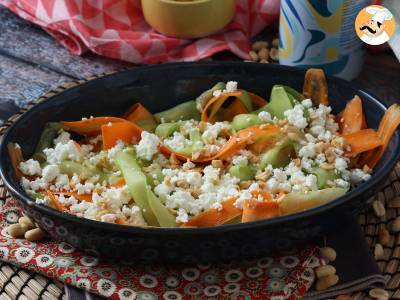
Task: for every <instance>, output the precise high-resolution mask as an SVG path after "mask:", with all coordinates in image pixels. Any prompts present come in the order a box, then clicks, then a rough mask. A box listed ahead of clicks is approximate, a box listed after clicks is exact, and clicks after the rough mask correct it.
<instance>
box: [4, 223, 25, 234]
mask: <svg viewBox="0 0 400 300" xmlns="http://www.w3.org/2000/svg"><path fill="white" fill-rule="evenodd" d="M26 230H27V227H26V226H22V225H21V224H19V223H17V224H12V225H10V226H8V227H7V232H8V234H9V235H11V236H12V237H13V238H20V237H23V236H24V233H25V232H26Z"/></svg>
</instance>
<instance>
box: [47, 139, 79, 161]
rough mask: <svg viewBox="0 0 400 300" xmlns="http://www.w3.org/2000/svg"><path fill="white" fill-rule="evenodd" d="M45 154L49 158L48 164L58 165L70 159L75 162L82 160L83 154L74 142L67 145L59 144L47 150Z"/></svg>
mask: <svg viewBox="0 0 400 300" xmlns="http://www.w3.org/2000/svg"><path fill="white" fill-rule="evenodd" d="M43 152H44V154H45V155H46V157H47V162H48V163H51V164H58V163H61V162H62V161H64V160H68V159H69V160H73V161H80V160H81V159H82V153H81V152H80V150H79V149H78V147H77V145H76V144H75V142H74V141H72V140H70V141H68V142H67V143H65V144H63V143H58V144H56V146H55V147H54V148H46V149H44V150H43Z"/></svg>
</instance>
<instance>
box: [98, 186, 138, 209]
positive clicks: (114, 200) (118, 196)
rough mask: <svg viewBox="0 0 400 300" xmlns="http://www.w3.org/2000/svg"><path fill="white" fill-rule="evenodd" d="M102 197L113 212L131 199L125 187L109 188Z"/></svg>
mask: <svg viewBox="0 0 400 300" xmlns="http://www.w3.org/2000/svg"><path fill="white" fill-rule="evenodd" d="M101 196H102V197H104V198H105V199H107V202H108V204H109V206H110V207H111V208H113V209H115V210H117V209H119V208H120V207H122V205H123V204H128V203H129V201H130V200H131V199H132V197H131V195H130V193H129V191H128V189H127V186H124V187H122V188H114V187H112V188H110V189H107V190H106V191H105V192H104V193H102V194H101Z"/></svg>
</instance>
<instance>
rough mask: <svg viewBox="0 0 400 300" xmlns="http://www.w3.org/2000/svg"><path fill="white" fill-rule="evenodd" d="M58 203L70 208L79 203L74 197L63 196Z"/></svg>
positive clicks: (58, 199) (59, 197)
mask: <svg viewBox="0 0 400 300" xmlns="http://www.w3.org/2000/svg"><path fill="white" fill-rule="evenodd" d="M57 201H58V202H60V203H61V204H62V205H64V206H70V205H73V204H76V203H78V200H76V198H75V197H74V196H70V197H65V196H64V195H63V194H61V195H60V196H58V198H57Z"/></svg>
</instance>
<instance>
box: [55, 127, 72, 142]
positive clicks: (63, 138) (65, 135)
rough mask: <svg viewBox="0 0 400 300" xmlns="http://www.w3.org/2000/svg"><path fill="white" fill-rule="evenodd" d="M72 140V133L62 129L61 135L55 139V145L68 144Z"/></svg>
mask: <svg viewBox="0 0 400 300" xmlns="http://www.w3.org/2000/svg"><path fill="white" fill-rule="evenodd" d="M70 140H71V135H70V134H69V133H68V132H66V131H64V130H61V132H60V134H59V136H58V137H56V138H55V139H54V145H57V144H66V143H68V142H69V141H70Z"/></svg>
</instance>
